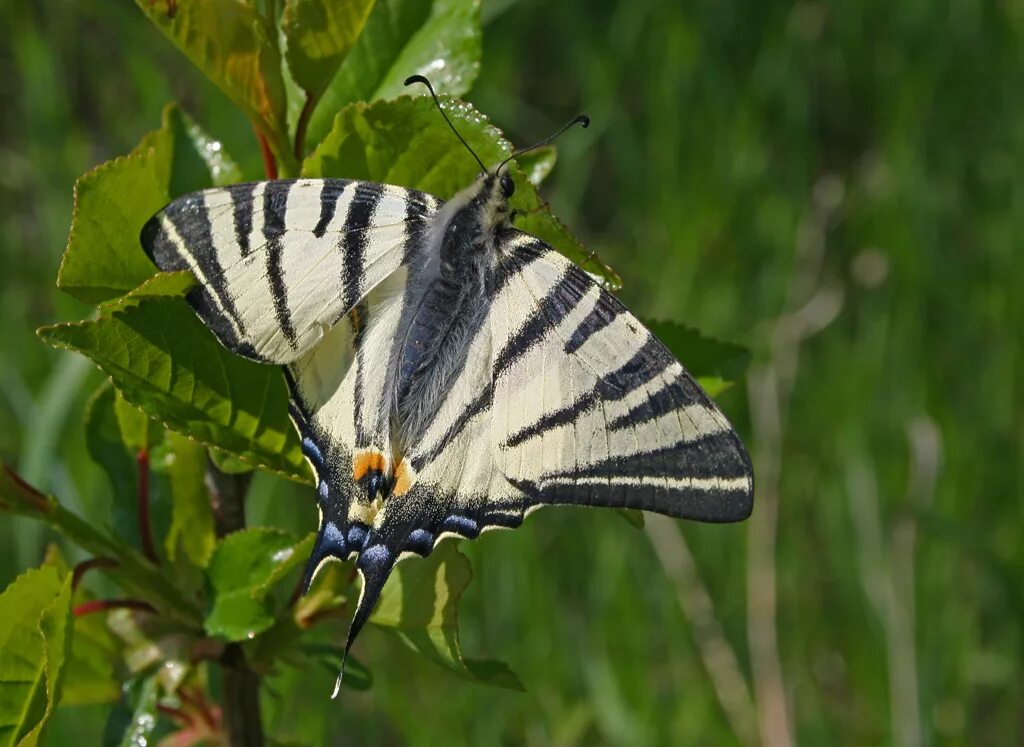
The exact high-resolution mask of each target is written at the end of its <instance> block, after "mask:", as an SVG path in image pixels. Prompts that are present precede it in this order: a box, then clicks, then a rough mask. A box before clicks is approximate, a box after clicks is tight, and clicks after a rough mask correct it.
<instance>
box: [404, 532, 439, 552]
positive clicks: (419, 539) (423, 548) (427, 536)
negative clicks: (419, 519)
mask: <svg viewBox="0 0 1024 747" xmlns="http://www.w3.org/2000/svg"><path fill="white" fill-rule="evenodd" d="M402 549H403V550H408V551H409V552H414V553H416V554H418V555H424V556H426V555H429V554H430V551H431V550H433V549H434V535H433V534H431V533H430V532H428V531H427V530H426V529H414V530H413V531H412V532H410V534H409V536H408V537H407V538H406V540H405V547H403V548H402Z"/></svg>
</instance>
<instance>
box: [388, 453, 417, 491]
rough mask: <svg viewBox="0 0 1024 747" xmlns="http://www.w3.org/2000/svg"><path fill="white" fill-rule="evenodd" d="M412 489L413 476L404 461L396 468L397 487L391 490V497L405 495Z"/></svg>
mask: <svg viewBox="0 0 1024 747" xmlns="http://www.w3.org/2000/svg"><path fill="white" fill-rule="evenodd" d="M410 487H412V475H410V474H409V467H408V466H406V463H405V460H404V459H403V460H402V461H401V462H399V463H398V466H397V467H395V487H393V488H392V489H391V495H393V496H394V495H405V494H406V493H408V492H409V488H410Z"/></svg>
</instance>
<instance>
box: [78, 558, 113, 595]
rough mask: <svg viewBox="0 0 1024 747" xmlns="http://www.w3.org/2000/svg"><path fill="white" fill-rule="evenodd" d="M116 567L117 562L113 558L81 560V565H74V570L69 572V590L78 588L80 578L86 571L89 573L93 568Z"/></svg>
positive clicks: (80, 581)
mask: <svg viewBox="0 0 1024 747" xmlns="http://www.w3.org/2000/svg"><path fill="white" fill-rule="evenodd" d="M117 566H118V562H117V561H116V560H114V559H113V558H105V557H103V556H100V557H98V558H89V559H88V560H83V561H82V562H81V563H79V564H78V565H76V566H75V569H74V570H73V571H72V572H71V588H72V589H77V588H78V585H79V584H80V583H82V576H84V575H85V573H86V571H91V570H92V569H93V568H117Z"/></svg>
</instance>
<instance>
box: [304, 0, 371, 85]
mask: <svg viewBox="0 0 1024 747" xmlns="http://www.w3.org/2000/svg"><path fill="white" fill-rule="evenodd" d="M375 2H376V0H288V1H287V3H286V4H285V8H284V35H285V38H286V39H287V40H288V49H287V51H286V52H285V57H286V59H287V60H288V69H289V70H290V71H291V74H292V77H293V78H294V79H295V82H296V83H298V84H299V87H300V88H302V90H304V91H305V92H306V93H308V94H311V95H312V96H314V97H319V96H320V94H321V93H323V91H324V89H325V88H326V87H327V84H328V83H330V82H331V79H332V78H334V75H335V73H337V72H338V67H339V66H340V65H341V63H342V61H343V60H344V59H345V57H346V55H348V52H349V50H350V49H352V45H353V44H355V42H356V39H358V38H359V35H360V34H361V33H362V32H363V27H364V26H365V25H366V21H367V19H368V18H369V17H370V11H371V10H373V6H374V3H375Z"/></svg>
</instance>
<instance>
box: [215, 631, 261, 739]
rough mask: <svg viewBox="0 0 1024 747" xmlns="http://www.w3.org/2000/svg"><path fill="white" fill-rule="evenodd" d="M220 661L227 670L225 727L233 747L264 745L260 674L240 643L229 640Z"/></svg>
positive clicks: (224, 669) (225, 680)
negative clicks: (253, 667)
mask: <svg viewBox="0 0 1024 747" xmlns="http://www.w3.org/2000/svg"><path fill="white" fill-rule="evenodd" d="M220 664H221V668H222V669H223V671H224V695H223V698H224V702H223V706H224V728H225V729H226V730H227V733H228V739H229V741H230V743H231V747H262V746H263V742H264V739H263V722H262V719H261V718H260V678H259V675H257V674H256V673H255V672H254V671H253V670H252V668H251V667H250V666H249V663H248V662H247V661H246V660H245V653H244V652H243V651H242V647H241V646H240V645H239V644H237V643H231V644H228V646H227V647H226V648H225V649H224V655H223V656H221V658H220Z"/></svg>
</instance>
